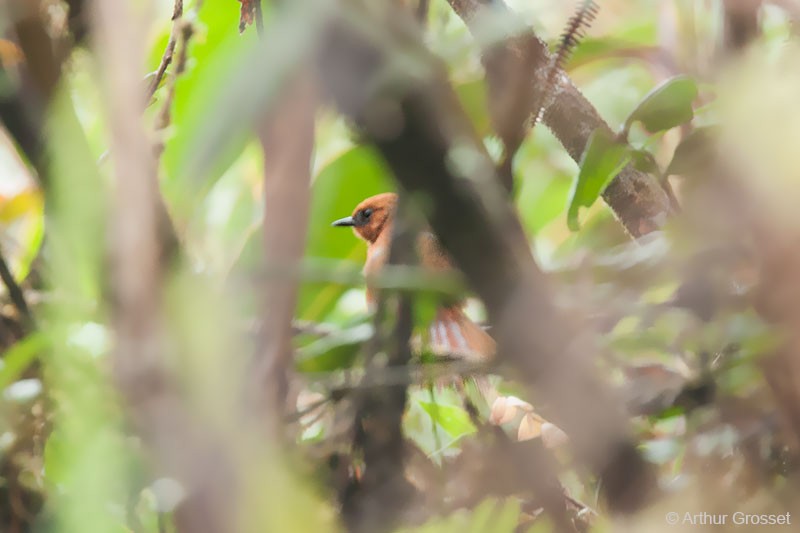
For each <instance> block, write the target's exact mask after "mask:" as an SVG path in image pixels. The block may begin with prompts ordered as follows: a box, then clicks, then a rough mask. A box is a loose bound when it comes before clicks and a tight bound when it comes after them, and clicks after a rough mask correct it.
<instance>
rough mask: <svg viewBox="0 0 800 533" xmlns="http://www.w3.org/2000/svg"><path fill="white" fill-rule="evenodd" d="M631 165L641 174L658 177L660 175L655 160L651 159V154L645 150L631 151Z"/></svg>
mask: <svg viewBox="0 0 800 533" xmlns="http://www.w3.org/2000/svg"><path fill="white" fill-rule="evenodd" d="M631 163H632V164H633V166H634V167H635V168H636V170H641V171H642V172H646V173H648V174H655V175H659V174H660V173H661V172H660V170H659V169H658V163H657V162H656V158H655V157H653V154H651V153H650V152H649V151H647V150H643V149H634V150H631Z"/></svg>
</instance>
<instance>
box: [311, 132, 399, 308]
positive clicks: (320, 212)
mask: <svg viewBox="0 0 800 533" xmlns="http://www.w3.org/2000/svg"><path fill="white" fill-rule="evenodd" d="M391 188H392V187H391V178H390V174H389V171H388V170H387V168H386V166H385V165H384V163H383V160H382V159H381V158H380V156H378V155H377V154H376V152H375V151H374V150H373V149H372V148H370V147H366V146H359V147H356V148H351V149H350V150H348V151H346V152H344V153H343V154H342V155H341V156H339V157H338V158H336V159H335V160H334V161H332V162H331V163H330V164H329V165H328V166H326V167H325V168H324V169H322V171H321V172H320V174H319V175H318V176H317V178H316V179H315V180H314V184H313V186H312V190H311V193H312V196H311V217H310V221H309V227H308V238H307V245H306V257H312V258H317V257H324V258H334V259H347V260H348V261H356V262H358V263H362V262H363V261H364V259H365V258H366V254H367V247H366V244H365V243H364V242H363V241H361V240H360V239H358V238H357V237H356V236H355V235H354V234H353V232H352V231H350V230H349V229H348V228H334V227H331V222H333V221H334V220H336V219H339V218H342V217H344V216H347V215H349V214H351V213H352V212H353V209H354V208H355V206H356V205H357V204H358V203H359V202H361V200H363V199H364V198H367V197H369V196H372V195H375V194H378V193H381V192H386V191H389V190H391ZM345 290H347V287H344V286H342V285H338V284H333V283H306V284H304V285H303V286H302V287H301V291H300V295H299V298H298V304H297V316H298V317H299V318H303V319H305V320H320V319H322V318H324V317H325V316H326V315H327V314H328V313H329V312H330V311H331V310H332V309H333V308H334V307H335V305H336V301H337V300H338V299H339V297H341V295H342V294H344V291H345Z"/></svg>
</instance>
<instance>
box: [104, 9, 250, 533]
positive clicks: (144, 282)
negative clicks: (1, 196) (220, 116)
mask: <svg viewBox="0 0 800 533" xmlns="http://www.w3.org/2000/svg"><path fill="white" fill-rule="evenodd" d="M92 7H93V9H92V14H93V30H94V36H95V39H94V44H95V46H96V52H97V55H98V56H99V61H100V64H101V66H102V72H103V73H104V79H103V81H104V83H105V86H104V89H105V91H104V94H105V95H106V97H107V102H106V104H107V109H108V110H109V119H110V129H111V140H112V152H113V161H114V165H115V181H114V196H113V208H112V209H110V213H111V216H112V221H111V222H112V223H111V232H112V233H111V235H112V237H113V238H112V239H111V240H110V242H111V243H112V249H111V266H110V268H111V283H112V290H113V298H112V302H111V303H112V317H113V325H114V329H115V349H114V355H113V370H114V377H115V379H116V383H117V386H118V387H119V389H120V391H121V393H122V396H123V398H124V399H125V401H126V407H127V414H128V416H129V417H130V419H131V421H132V423H133V426H134V428H135V429H136V430H137V432H138V434H139V435H140V436H141V438H142V441H143V442H144V444H145V446H146V450H147V452H148V453H149V455H150V456H151V458H152V460H153V462H154V463H155V465H156V470H157V471H158V473H159V474H161V475H165V476H170V477H174V478H175V479H177V480H178V481H179V482H180V483H181V484H183V486H184V487H185V488H186V492H187V494H188V496H187V500H186V501H184V502H183V503H182V504H181V506H180V507H179V508H178V509H177V510H176V513H175V515H176V523H177V524H178V530H179V531H186V532H188V531H191V532H192V533H221V532H223V531H228V530H229V525H230V523H231V521H232V520H234V516H233V515H234V513H233V506H234V502H235V501H236V500H235V495H234V493H233V492H234V491H233V488H235V486H234V484H233V482H232V481H231V478H232V476H233V473H232V469H231V468H230V461H231V459H230V457H229V456H228V455H226V454H224V453H220V452H221V451H220V449H219V448H220V445H219V443H218V442H217V441H216V440H215V439H214V438H213V436H212V435H211V434H210V432H209V431H208V430H206V429H203V428H200V427H199V425H198V421H197V417H196V414H195V413H191V412H190V411H189V409H187V407H186V405H185V400H184V398H183V397H182V389H181V388H180V387H179V386H178V384H177V383H175V379H174V378H173V377H172V376H171V375H170V373H169V372H168V370H167V361H166V355H167V344H168V343H167V341H166V332H165V330H164V324H163V321H162V319H163V309H162V305H161V304H162V290H163V285H164V278H165V276H166V271H165V269H166V265H167V262H166V252H167V250H169V248H170V246H171V244H170V242H169V240H168V239H167V238H166V237H165V234H164V233H163V232H162V231H161V222H162V219H161V214H162V212H163V205H162V204H161V196H160V194H159V188H158V180H157V168H156V161H155V157H154V154H153V150H152V146H151V144H150V142H149V140H148V139H147V136H146V134H145V131H144V127H143V124H142V116H143V111H144V105H145V102H144V99H143V98H142V93H141V77H140V72H141V71H142V67H143V65H144V58H143V56H142V47H141V44H140V43H141V42H142V40H143V37H142V32H141V27H140V24H141V20H140V19H139V18H137V16H136V15H135V12H134V10H132V9H131V8H132V5H131V3H130V2H107V1H105V0H95V1H94V2H93V4H92Z"/></svg>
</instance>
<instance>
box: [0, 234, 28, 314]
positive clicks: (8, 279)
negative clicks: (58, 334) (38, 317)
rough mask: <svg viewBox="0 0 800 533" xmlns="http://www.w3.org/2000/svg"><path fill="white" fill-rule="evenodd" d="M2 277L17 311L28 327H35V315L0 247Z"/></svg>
mask: <svg viewBox="0 0 800 533" xmlns="http://www.w3.org/2000/svg"><path fill="white" fill-rule="evenodd" d="M0 279H2V280H3V284H4V285H5V286H6V290H7V291H8V297H9V298H10V299H11V302H12V303H13V304H14V307H16V308H17V312H19V316H20V318H21V319H22V321H23V323H24V324H25V326H26V329H29V328H31V327H33V325H34V322H33V315H31V311H30V308H29V307H28V302H27V300H25V294H24V293H23V292H22V288H20V286H19V285H18V284H17V280H15V279H14V274H12V273H11V269H9V268H8V263H6V260H5V258H4V257H3V250H2V248H0Z"/></svg>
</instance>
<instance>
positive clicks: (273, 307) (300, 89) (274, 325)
mask: <svg viewBox="0 0 800 533" xmlns="http://www.w3.org/2000/svg"><path fill="white" fill-rule="evenodd" d="M317 101H318V97H317V91H316V88H315V79H314V76H313V75H312V74H311V73H310V72H309V71H308V69H305V68H303V69H301V71H300V72H299V73H298V74H297V75H296V77H295V78H294V79H293V80H292V81H291V82H290V83H289V84H288V85H287V87H286V89H285V90H284V93H283V95H282V97H281V98H280V100H279V102H280V103H279V104H278V105H276V106H275V107H274V108H273V110H272V111H271V112H270V114H269V115H268V116H267V117H266V118H265V120H264V121H263V123H262V124H261V125H260V126H259V139H260V141H261V148H262V151H263V153H264V222H263V227H264V251H265V260H266V262H267V264H268V265H270V266H279V267H283V268H289V269H292V270H294V269H296V268H297V265H298V264H299V262H300V260H301V258H302V257H303V252H304V250H305V241H306V232H307V223H308V210H309V203H310V184H311V158H312V153H313V150H314V117H315V115H316V109H317ZM287 221H291V223H287ZM297 286H298V280H296V279H294V280H286V279H283V278H281V277H280V276H270V277H268V278H267V279H266V284H265V286H264V288H263V290H264V299H263V302H264V307H263V309H264V314H263V322H262V324H261V333H260V336H259V342H260V344H261V345H260V348H259V350H258V359H257V361H256V363H255V364H256V366H255V369H254V371H253V373H252V378H253V387H254V390H253V391H252V392H253V394H254V395H255V397H256V398H258V400H257V401H256V403H257V405H259V407H261V408H263V410H261V409H259V412H260V413H261V415H262V416H263V414H264V413H268V416H272V417H273V418H272V422H275V423H277V421H279V420H280V419H281V417H280V415H281V413H283V412H284V410H285V409H286V405H285V403H286V399H287V398H286V397H287V394H288V382H287V375H288V372H289V371H290V369H291V367H292V344H291V341H292V317H293V316H294V308H295V299H296V296H297Z"/></svg>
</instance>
